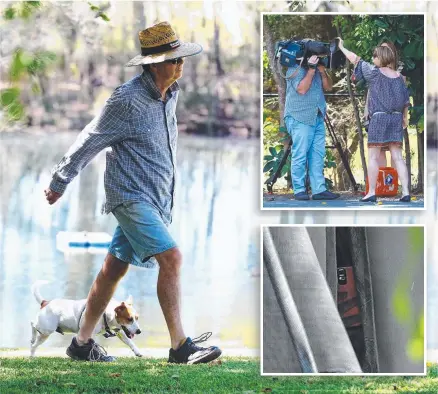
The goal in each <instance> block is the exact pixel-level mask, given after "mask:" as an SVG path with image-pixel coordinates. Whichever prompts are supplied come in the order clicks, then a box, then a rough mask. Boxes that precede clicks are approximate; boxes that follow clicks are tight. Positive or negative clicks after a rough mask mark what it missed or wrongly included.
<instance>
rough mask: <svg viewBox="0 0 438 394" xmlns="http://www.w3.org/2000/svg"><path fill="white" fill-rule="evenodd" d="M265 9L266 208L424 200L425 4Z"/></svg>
mask: <svg viewBox="0 0 438 394" xmlns="http://www.w3.org/2000/svg"><path fill="white" fill-rule="evenodd" d="M261 18H262V21H261V24H262V32H263V33H262V45H261V51H262V53H261V56H262V62H261V74H262V77H261V79H262V81H261V86H262V89H261V90H262V98H261V106H262V108H261V113H262V115H261V122H262V128H263V137H262V139H261V149H262V153H263V154H262V155H261V156H262V163H261V178H262V182H261V186H262V188H263V191H262V193H263V196H262V207H261V208H262V209H293V210H300V209H302V210H304V209H305V210H312V209H325V210H328V209H352V210H379V209H380V210H382V209H383V210H387V209H390V210H397V209H403V210H406V209H409V210H411V209H412V210H422V209H425V198H424V196H425V194H424V190H426V185H425V180H426V176H425V174H426V169H425V162H426V158H425V155H426V149H425V146H426V145H425V141H426V138H425V133H426V129H425V124H426V122H425V119H424V118H425V110H424V108H425V97H426V92H425V88H426V69H425V61H424V55H425V42H426V31H425V14H424V13H409V14H397V15H395V14H357V13H356V14H332V13H326V14H320V13H319V14H311V13H306V14H297V13H284V14H275V13H262V15H261Z"/></svg>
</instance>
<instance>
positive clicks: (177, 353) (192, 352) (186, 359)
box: [168, 332, 222, 364]
mask: <svg viewBox="0 0 438 394" xmlns="http://www.w3.org/2000/svg"><path fill="white" fill-rule="evenodd" d="M210 337H211V332H206V333H204V334H202V335H200V336H199V337H197V338H195V339H193V340H192V339H190V338H187V339H186V341H185V342H184V344H183V345H182V346H181V347H180V348H179V349H178V350H173V349H172V348H171V349H170V350H169V360H168V362H169V363H176V364H199V363H208V362H210V361H213V360H214V359H216V358H218V357H219V356H220V355H221V354H222V350H220V349H219V348H218V347H217V346H210V347H208V348H205V347H200V346H196V343H200V342H205V341H206V340H207V339H208V338H210Z"/></svg>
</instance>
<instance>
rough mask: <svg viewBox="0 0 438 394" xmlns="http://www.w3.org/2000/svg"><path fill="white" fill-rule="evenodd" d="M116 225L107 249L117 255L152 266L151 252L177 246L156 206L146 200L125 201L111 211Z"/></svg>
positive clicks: (155, 252)
mask: <svg viewBox="0 0 438 394" xmlns="http://www.w3.org/2000/svg"><path fill="white" fill-rule="evenodd" d="M113 214H114V216H115V217H116V219H117V221H118V223H119V225H118V226H117V228H116V230H115V232H114V236H113V239H112V241H111V245H110V247H109V249H108V252H109V253H111V254H112V255H113V256H115V257H117V258H118V259H120V260H122V261H124V262H126V263H130V264H133V265H137V266H139V267H145V268H152V267H154V266H155V259H151V257H152V256H154V255H156V254H159V253H163V252H165V251H166V250H169V249H171V248H174V247H176V246H177V244H176V242H175V241H174V239H173V238H172V236H171V235H170V233H169V231H168V229H167V225H168V224H169V223H168V222H167V223H166V219H164V218H162V217H161V215H160V213H159V212H158V210H157V209H156V208H155V207H154V206H153V205H150V204H149V203H146V202H135V201H130V202H125V203H123V204H120V205H118V206H117V207H116V208H115V209H114V211H113Z"/></svg>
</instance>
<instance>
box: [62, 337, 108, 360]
mask: <svg viewBox="0 0 438 394" xmlns="http://www.w3.org/2000/svg"><path fill="white" fill-rule="evenodd" d="M66 353H67V356H69V357H70V358H72V359H73V360H79V361H101V362H111V361H116V358H115V357H113V356H108V355H107V354H106V350H105V349H104V348H103V347H102V346H100V345H99V344H97V343H96V342H95V341H94V340H93V339H91V338H90V339H89V340H88V342H87V343H86V344H85V345H82V346H81V345H79V344H78V341H77V340H76V337H73V339H72V341H71V344H70V346H69V347H68V348H67V352H66Z"/></svg>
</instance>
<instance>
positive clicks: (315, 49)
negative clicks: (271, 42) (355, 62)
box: [275, 38, 346, 69]
mask: <svg viewBox="0 0 438 394" xmlns="http://www.w3.org/2000/svg"><path fill="white" fill-rule="evenodd" d="M337 44H338V43H337V40H336V39H335V40H333V41H332V42H331V43H326V42H320V41H315V40H312V39H309V38H305V39H302V40H284V41H278V42H277V43H276V44H275V58H276V59H278V60H279V62H280V64H281V65H282V66H284V67H292V66H294V65H295V64H301V66H302V67H308V64H307V60H308V58H310V57H311V56H313V55H316V56H318V58H319V62H318V64H322V65H323V66H325V67H327V68H332V69H336V68H342V67H344V66H345V61H346V58H345V55H344V54H343V53H342V52H341V51H340V50H339V48H338V45H337ZM297 59H299V60H297Z"/></svg>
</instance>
